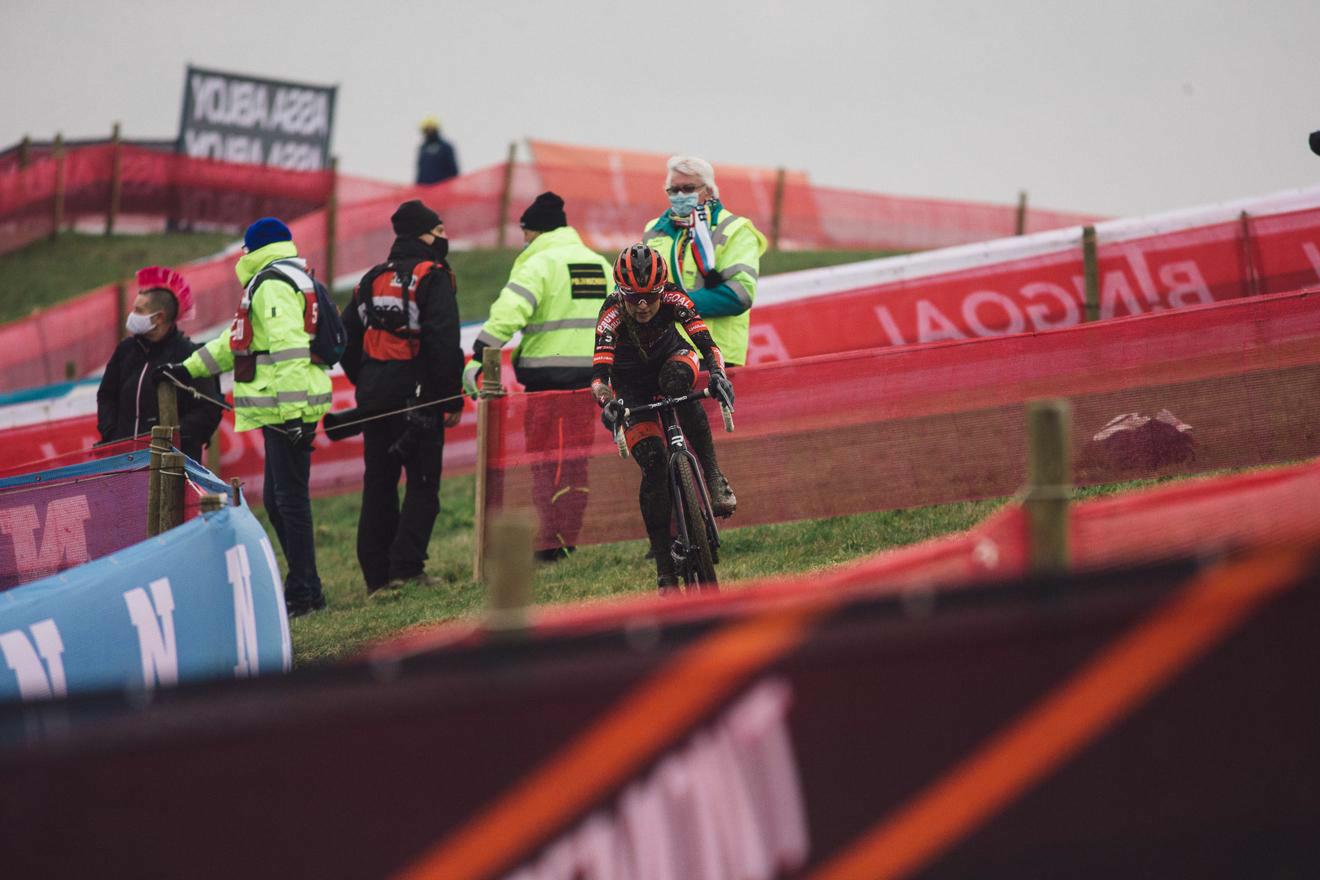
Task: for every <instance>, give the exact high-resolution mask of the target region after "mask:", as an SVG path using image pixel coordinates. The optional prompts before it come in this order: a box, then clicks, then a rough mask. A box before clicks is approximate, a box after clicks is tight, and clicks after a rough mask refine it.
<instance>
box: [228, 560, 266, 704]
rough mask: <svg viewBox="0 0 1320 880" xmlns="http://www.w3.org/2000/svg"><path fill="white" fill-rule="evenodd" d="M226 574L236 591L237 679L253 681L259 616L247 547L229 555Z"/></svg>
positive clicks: (235, 672)
mask: <svg viewBox="0 0 1320 880" xmlns="http://www.w3.org/2000/svg"><path fill="white" fill-rule="evenodd" d="M225 570H226V572H227V573H228V575H229V586H230V587H231V588H232V589H233V591H234V641H235V643H236V650H237V655H238V663H237V664H236V665H235V666H234V677H235V678H252V677H254V676H255V675H256V674H257V671H258V670H257V613H256V611H255V610H254V608H253V603H252V568H251V566H250V565H249V564H248V554H247V548H246V547H244V546H243V545H242V544H236V545H234V546H233V547H230V548H229V549H228V550H226V551H225Z"/></svg>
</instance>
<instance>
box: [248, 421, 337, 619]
mask: <svg viewBox="0 0 1320 880" xmlns="http://www.w3.org/2000/svg"><path fill="white" fill-rule="evenodd" d="M261 435H262V439H263V440H264V441H265V444H266V477H265V483H264V484H263V486H262V489H261V496H262V503H263V504H264V505H265V507H266V516H268V517H270V524H271V526H273V527H274V529H275V536H276V537H277V538H279V541H280V549H282V550H283V551H284V559H285V561H286V562H288V564H289V575H288V577H286V578H285V579H284V598H285V600H286V601H288V603H289V604H290V605H311V604H313V603H317V602H319V601H320V600H321V599H322V595H321V576H320V575H319V574H317V571H316V543H315V540H314V538H313V535H312V499H311V496H310V495H309V494H308V491H307V480H308V477H309V476H310V475H311V470H312V451H311V450H310V449H307V448H306V447H303V446H295V445H294V444H292V443H290V442H289V438H288V437H286V436H284V434H283V433H282V432H280V431H276V430H274V429H272V428H262V429H261Z"/></svg>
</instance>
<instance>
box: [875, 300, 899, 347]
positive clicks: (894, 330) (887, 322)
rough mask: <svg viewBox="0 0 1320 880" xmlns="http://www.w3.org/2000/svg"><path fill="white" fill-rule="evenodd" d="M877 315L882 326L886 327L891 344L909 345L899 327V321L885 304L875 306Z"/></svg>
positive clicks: (886, 333)
mask: <svg viewBox="0 0 1320 880" xmlns="http://www.w3.org/2000/svg"><path fill="white" fill-rule="evenodd" d="M875 316H876V318H877V319H879V321H880V326H881V327H883V328H884V331H885V335H886V336H888V337H889V344H890V345H907V340H906V339H904V338H903V333H902V332H901V331H900V330H899V329H898V322H897V321H895V320H894V316H893V315H892V314H890V311H889V309H888V308H886V307H885V306H876V307H875Z"/></svg>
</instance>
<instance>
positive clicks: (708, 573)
mask: <svg viewBox="0 0 1320 880" xmlns="http://www.w3.org/2000/svg"><path fill="white" fill-rule="evenodd" d="M674 464H675V466H676V467H677V469H678V489H679V491H680V492H682V493H683V513H684V518H685V520H686V525H687V533H688V540H689V541H690V542H691V543H692V547H691V549H690V551H689V553H688V565H687V571H685V572H684V573H683V580H684V581H685V582H686V583H687V587H688V591H689V592H692V591H694V590H697V589H703V590H715V589H718V588H719V587H718V584H719V582H718V581H717V580H716V579H715V561H714V555H713V554H712V553H711V550H710V530H709V528H708V527H707V520H706V509H705V507H703V506H702V504H701V492H700V491H698V489H697V486H698V483H697V477H696V474H695V473H693V471H692V462H691V461H689V460H688V459H687V456H683V455H680V456H678V457H677V460H676V461H675V462H674Z"/></svg>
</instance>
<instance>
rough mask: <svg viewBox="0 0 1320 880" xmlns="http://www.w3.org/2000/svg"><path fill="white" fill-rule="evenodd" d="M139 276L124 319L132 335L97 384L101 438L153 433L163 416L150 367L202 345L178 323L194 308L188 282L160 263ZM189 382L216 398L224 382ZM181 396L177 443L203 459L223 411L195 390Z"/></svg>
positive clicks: (179, 358)
mask: <svg viewBox="0 0 1320 880" xmlns="http://www.w3.org/2000/svg"><path fill="white" fill-rule="evenodd" d="M137 279H138V286H139V288H140V291H139V293H138V295H137V298H136V299H135V300H134V301H133V311H132V312H130V313H129V314H128V317H127V319H126V320H125V322H124V323H125V327H126V329H127V330H128V332H129V336H128V338H127V339H124V340H123V341H122V342H120V343H119V345H118V346H117V347H116V348H115V351H114V354H112V355H111V356H110V361H109V363H107V364H106V365H105V372H104V373H103V374H102V376H101V385H100V387H99V388H98V389H97V390H96V427H97V430H98V431H100V433H101V440H102V441H107V442H108V441H111V440H124V439H127V438H130V437H139V436H142V435H148V436H149V435H150V433H151V428H152V426H153V425H155V424H156V423H157V421H158V419H159V413H158V411H157V407H156V385H155V383H153V382H152V380H151V371H152V369H153V368H154V367H157V366H159V365H161V364H174V363H180V362H182V361H184V360H186V359H187V357H188V356H189V355H190V354H192V353H193V352H194V351H196V350H197V349H198V348H199V347H200V345H199V344H198V343H195V342H193V341H192V340H191V339H189V338H188V337H187V336H186V335H184V333H183V332H182V331H180V330H179V328H178V324H177V322H178V320H179V319H180V317H183V316H187V315H188V314H189V313H190V312H191V310H192V291H191V290H190V288H189V287H188V282H187V281H185V280H184V279H183V277H182V276H181V275H179V274H178V273H177V272H174V271H172V270H170V269H165V268H162V267H160V266H150V267H148V268H146V269H143V270H141V271H140V272H138V274H137ZM189 384H191V385H192V387H194V388H196V389H197V390H198V391H199V392H201V393H202V394H204V395H206V396H207V397H209V398H211V399H212V400H219V399H220V383H219V382H218V381H217V380H216V379H214V378H210V377H207V378H202V379H193V380H192V381H191V383H189ZM177 396H178V401H179V435H180V442H179V448H180V449H181V450H182V451H183V453H184V454H185V455H187V456H188V457H189V458H191V459H192V460H193V461H197V462H200V461H201V460H202V447H203V445H205V444H206V443H208V442H209V441H210V439H211V435H212V434H214V433H215V429H216V428H217V427H219V425H220V418H221V416H222V415H223V412H222V411H221V409H220V407H218V406H216V405H215V404H213V403H208V402H206V401H204V400H199V399H198V398H196V397H193V396H192V395H191V394H187V393H184V392H182V391H180V392H179V393H178V395H177Z"/></svg>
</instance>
